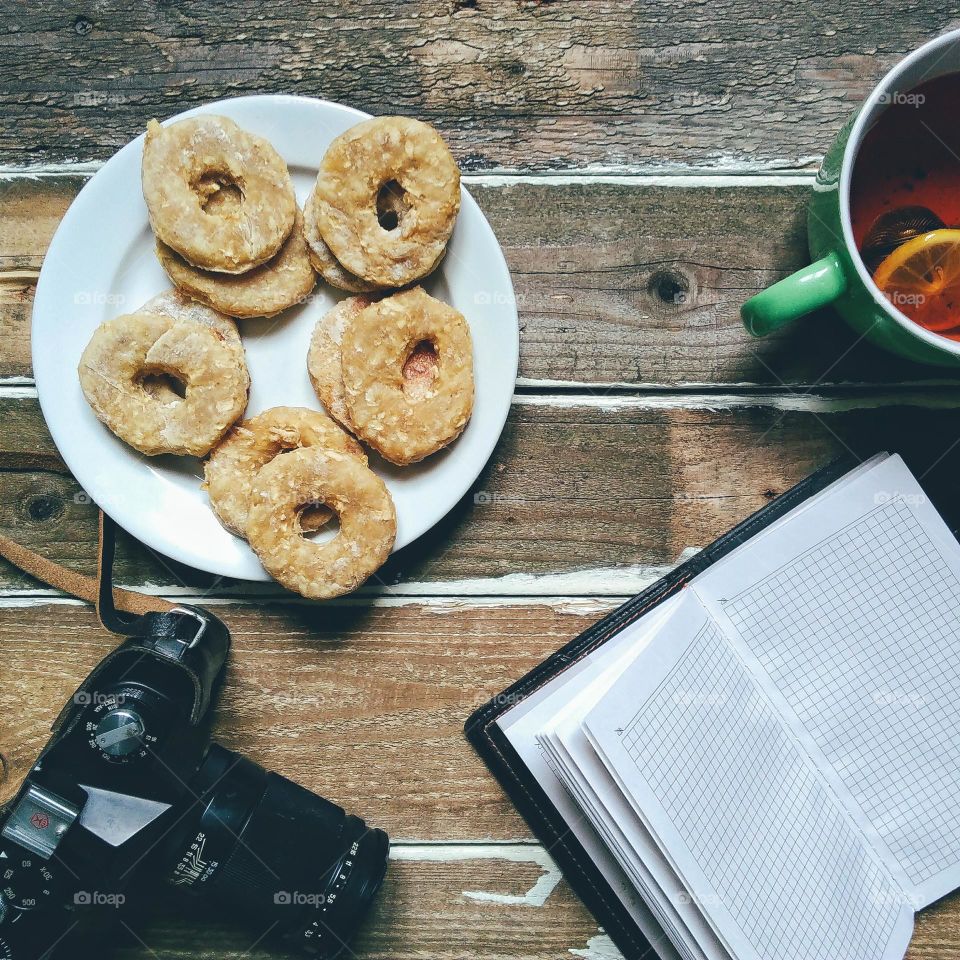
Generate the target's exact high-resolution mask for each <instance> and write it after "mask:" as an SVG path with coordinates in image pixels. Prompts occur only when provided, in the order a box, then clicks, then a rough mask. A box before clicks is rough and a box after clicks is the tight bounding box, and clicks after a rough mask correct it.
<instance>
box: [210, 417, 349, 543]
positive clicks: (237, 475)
mask: <svg viewBox="0 0 960 960" xmlns="http://www.w3.org/2000/svg"><path fill="white" fill-rule="evenodd" d="M301 447H320V448H322V449H328V450H338V451H340V452H341V453H349V454H352V455H353V456H355V457H358V458H359V459H360V460H361V461H362V462H363V463H366V461H367V458H366V456H365V455H364V453H363V449H362V448H361V447H360V444H358V443H357V441H356V440H354V439H353V437H351V436H350V435H349V434H347V433H344V431H343V430H341V429H340V428H339V427H338V426H337V425H336V424H335V423H334V422H333V420H331V419H330V418H329V417H328V416H326V415H325V414H323V413H320V411H319V410H308V409H306V408H305V407H272V408H271V409H269V410H265V411H264V412H263V413H260V414H257V416H255V417H252V418H251V419H250V420H244V421H243V422H242V423H238V424H236V425H235V426H234V427H233V428H232V429H231V430H230V431H229V433H227V435H226V436H225V437H224V438H223V440H221V441H220V443H219V444H218V445H217V446H216V447H215V448H214V450H213V452H212V453H211V454H210V459H209V460H207V462H206V465H205V466H204V477H205V486H206V488H207V493H208V494H209V496H210V504H211V506H212V507H213V510H214V513H216V515H217V516H218V517H219V518H220V522H221V523H222V524H223V525H224V526H225V527H226V528H227V529H228V530H229V531H230V532H231V533H235V534H237V536H240V537H243V536H246V529H247V514H248V512H249V509H250V501H251V499H252V498H253V496H254V490H255V489H256V477H257V474H258V473H259V471H260V469H261V468H262V467H263V466H264V465H265V464H267V463H269V462H270V461H271V460H273V459H274V457H277V456H279V455H280V454H281V453H285V452H287V451H288V450H297V449H299V448H301ZM330 517H331V513H330V510H329V509H327V508H326V507H316V508H309V509H308V510H307V511H305V513H304V515H303V516H301V518H300V521H301V527H302V528H303V529H304V530H306V531H313V530H319V529H320V528H321V527H322V526H323V525H324V524H325V523H326V522H327V521H328V520H329V519H330Z"/></svg>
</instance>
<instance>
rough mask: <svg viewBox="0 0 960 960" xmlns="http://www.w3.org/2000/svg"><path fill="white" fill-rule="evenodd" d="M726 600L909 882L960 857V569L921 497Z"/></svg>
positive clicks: (857, 524) (881, 512)
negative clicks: (916, 504) (932, 528)
mask: <svg viewBox="0 0 960 960" xmlns="http://www.w3.org/2000/svg"><path fill="white" fill-rule="evenodd" d="M720 606H721V608H722V610H723V612H724V613H725V614H726V616H727V617H728V618H729V621H730V623H731V624H732V625H733V628H734V629H735V630H736V632H737V634H738V636H739V637H740V638H741V639H742V640H743V641H744V642H745V643H746V645H747V646H748V647H749V649H750V651H751V652H752V654H753V655H754V656H755V657H756V658H757V661H758V662H759V664H760V665H761V666H762V667H763V669H764V670H766V671H767V673H768V674H769V676H770V677H771V679H772V680H773V683H774V685H775V686H776V687H777V688H778V689H779V691H780V692H781V693H782V695H783V696H784V698H785V699H786V701H787V703H788V704H789V706H790V707H791V708H792V709H793V710H794V711H795V713H796V715H797V717H798V718H799V720H800V722H801V723H802V724H803V726H804V727H805V729H806V731H807V732H808V733H809V734H810V736H811V737H812V738H813V740H814V741H815V743H816V745H817V747H818V748H819V749H820V750H821V751H822V752H823V754H824V756H825V757H826V759H827V762H828V763H829V764H830V765H831V766H832V767H833V769H834V770H835V771H836V773H837V774H838V775H839V777H840V780H841V781H842V783H843V785H844V786H845V787H846V788H847V789H848V790H849V791H850V793H851V795H852V797H853V799H854V801H855V802H856V803H857V804H858V805H859V806H860V807H861V809H862V810H863V812H864V813H865V814H866V816H867V818H868V819H869V820H870V822H871V824H872V825H873V827H874V828H875V829H876V831H877V833H878V834H879V836H880V838H881V839H882V841H883V842H884V843H885V844H886V845H887V847H888V848H889V850H890V852H891V853H892V855H893V856H894V857H895V858H896V860H897V862H898V863H899V864H900V866H901V867H902V868H903V870H904V872H905V874H906V876H907V878H908V879H909V881H910V883H911V884H913V885H914V887H920V886H921V885H922V884H924V883H925V882H926V881H929V880H931V878H934V877H936V876H937V875H939V874H941V873H942V872H943V871H945V870H947V869H948V868H950V867H953V866H954V865H956V864H957V863H958V862H960V803H958V797H957V785H958V783H960V660H958V657H957V651H958V650H960V580H958V578H957V575H956V573H955V572H954V570H953V569H952V568H951V567H950V566H949V565H948V564H947V563H945V562H944V557H943V555H942V553H941V550H940V548H939V547H938V545H937V544H936V543H935V542H934V541H933V540H932V539H931V537H930V536H929V535H928V534H927V532H926V531H925V529H924V526H923V524H922V523H921V522H920V520H919V519H918V518H917V516H916V515H915V513H914V511H913V510H912V509H911V506H910V504H908V503H907V502H905V500H904V499H903V498H902V497H895V498H893V499H891V500H889V501H888V502H885V503H881V504H879V505H877V506H875V507H874V508H873V509H871V510H869V511H868V512H867V513H866V514H865V515H863V516H862V517H860V518H859V519H857V520H855V521H854V522H852V523H848V524H847V525H846V526H845V527H843V528H842V529H840V530H839V531H838V532H836V533H835V534H834V535H833V536H830V537H829V538H828V539H826V540H823V541H822V542H819V543H817V544H815V545H814V546H813V547H811V548H810V549H808V550H806V551H805V552H803V553H802V554H800V555H799V556H796V557H794V558H792V559H790V560H789V561H788V562H787V563H784V564H782V565H781V566H780V567H778V568H777V569H776V570H774V571H773V572H772V573H771V574H769V575H768V576H766V577H764V578H763V579H762V580H760V581H758V582H756V583H753V584H752V585H751V586H749V588H748V589H746V590H743V591H742V592H740V593H738V594H736V595H734V596H732V597H730V598H729V599H727V600H725V601H721V603H720ZM944 892H945V891H944ZM924 899H926V898H924Z"/></svg>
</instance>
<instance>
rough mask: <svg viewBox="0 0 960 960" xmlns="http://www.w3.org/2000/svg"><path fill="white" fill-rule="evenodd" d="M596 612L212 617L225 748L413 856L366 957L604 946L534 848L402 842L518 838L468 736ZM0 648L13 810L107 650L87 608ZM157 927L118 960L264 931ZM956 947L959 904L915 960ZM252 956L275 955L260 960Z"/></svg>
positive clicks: (29, 612)
mask: <svg viewBox="0 0 960 960" xmlns="http://www.w3.org/2000/svg"><path fill="white" fill-rule="evenodd" d="M604 609H605V607H604V606H603V605H597V606H595V607H594V608H593V609H591V610H580V611H577V609H576V608H574V607H570V606H564V605H560V606H554V607H551V606H546V605H511V606H503V605H499V604H491V603H486V604H479V605H476V604H475V605H464V604H451V605H438V604H436V603H433V604H430V605H420V604H396V603H391V604H384V603H381V604H378V605H375V606H364V605H361V604H340V605H337V606H334V607H331V608H327V609H326V610H324V611H323V615H322V617H321V616H319V615H316V611H310V610H306V609H304V608H303V607H298V606H294V605H279V604H274V605H262V606H253V605H249V604H233V605H226V606H219V605H218V606H217V607H216V610H217V612H218V613H219V614H220V615H222V616H223V617H224V619H225V620H226V621H227V622H228V623H229V625H230V627H231V629H232V631H233V636H234V649H233V656H232V661H231V666H230V669H229V672H228V679H227V683H226V685H225V688H224V691H223V694H222V698H221V702H220V707H219V709H218V712H217V722H216V725H215V730H214V735H215V736H216V737H217V739H218V740H220V741H221V742H222V743H224V744H225V745H226V746H229V747H231V748H233V749H237V750H241V751H243V752H244V753H246V754H247V755H249V756H251V757H253V758H254V759H256V760H258V761H259V762H262V763H264V764H266V765H268V766H270V767H272V768H273V769H276V770H279V771H280V772H283V773H286V774H289V775H290V776H293V777H295V778H296V779H297V780H299V781H300V782H301V783H304V784H305V785H306V786H308V787H309V788H311V789H313V790H317V791H319V792H322V793H324V794H326V795H328V796H330V797H331V798H333V799H335V800H337V801H338V802H340V803H344V804H346V805H347V807H348V808H349V809H351V810H353V811H355V812H358V813H361V814H363V815H364V816H366V817H367V818H368V820H369V822H371V823H376V824H379V825H381V826H384V827H386V828H387V829H388V830H390V831H391V833H392V834H393V835H394V837H395V838H397V839H400V838H404V839H403V842H402V843H401V845H400V846H399V847H398V848H397V849H396V850H395V852H394V862H393V863H392V864H391V867H390V871H389V873H388V882H387V884H386V886H385V888H384V890H383V893H382V895H381V897H380V899H379V901H378V903H377V905H376V907H375V908H374V912H373V915H372V916H371V918H370V922H369V923H368V924H367V925H366V927H365V929H364V932H363V933H362V935H361V937H360V938H359V940H358V942H357V944H356V953H357V955H358V956H359V957H366V956H372V957H391V958H396V957H422V956H425V955H426V956H437V957H440V958H448V957H449V958H451V960H452V958H454V957H464V958H466V957H473V956H476V955H478V954H481V953H482V955H483V956H493V957H504V958H507V957H511V958H512V957H530V958H540V957H544V958H546V957H556V956H564V955H567V952H568V951H571V950H585V949H586V948H587V946H588V942H590V941H591V940H592V939H593V938H596V937H598V936H599V931H598V930H597V929H596V924H595V923H594V922H593V920H592V919H591V918H590V917H589V915H588V914H587V912H586V911H585V910H584V908H583V907H582V905H581V904H580V903H579V901H577V899H576V898H575V897H574V896H573V895H572V893H571V892H570V890H569V888H568V887H567V886H566V884H565V883H563V882H562V881H560V880H559V877H558V875H557V874H556V871H555V868H554V867H553V865H552V863H551V862H550V861H549V859H548V858H547V857H545V855H544V853H543V851H542V850H541V849H540V848H539V847H537V846H535V845H533V846H527V845H521V846H517V845H513V846H504V845H500V844H493V845H489V846H482V845H473V844H467V845H461V846H450V845H449V844H447V845H443V844H442V843H441V844H440V845H437V846H426V847H423V846H419V847H408V846H404V843H408V842H410V840H411V839H412V838H416V839H418V840H426V841H431V842H434V843H435V842H437V841H441V842H442V841H456V842H458V843H462V842H463V841H477V840H489V839H491V838H500V839H506V838H510V839H518V838H523V837H525V836H526V833H527V830H526V827H525V825H524V824H523V823H522V821H521V820H520V819H519V817H518V816H517V814H516V813H515V811H514V810H513V807H512V806H511V804H510V803H509V801H508V800H507V799H506V797H505V796H504V795H503V794H502V793H501V791H500V789H499V788H498V787H497V785H496V784H495V782H494V781H493V779H492V777H490V776H489V774H488V773H487V772H486V770H485V769H484V768H483V766H482V764H481V763H480V761H479V760H477V759H476V757H475V756H474V755H473V753H472V751H471V749H470V748H469V746H468V745H467V743H466V741H465V740H464V739H463V737H462V735H461V733H460V726H461V723H462V720H463V718H464V717H465V716H466V715H467V714H468V712H469V711H470V710H471V709H472V708H473V706H474V705H475V703H476V702H479V701H480V700H481V699H482V698H484V697H487V696H489V695H490V694H492V693H495V692H496V691H497V690H499V689H500V688H501V687H502V686H504V685H505V684H506V683H507V682H509V680H511V679H513V678H515V677H516V676H518V675H519V674H520V673H521V672H522V671H524V670H526V669H528V668H529V666H530V665H532V663H534V662H536V661H537V660H538V659H539V658H541V657H542V656H544V655H545V654H546V653H547V652H549V651H551V650H553V649H555V648H556V647H557V646H559V645H560V644H562V643H563V642H564V641H565V640H566V639H568V638H569V637H570V636H573V635H574V634H575V633H576V632H578V631H579V630H582V629H583V628H584V626H585V625H586V624H587V623H589V622H591V621H592V620H593V619H596V618H597V617H598V616H600V615H601V613H602V612H603V611H604ZM0 645H2V647H3V651H4V657H3V660H2V665H0V683H2V686H3V690H4V692H5V696H6V697H7V700H8V702H11V703H13V704H15V705H16V709H14V710H10V711H6V712H5V713H4V714H3V719H2V720H0V754H2V756H3V769H4V771H5V777H6V779H5V782H4V783H3V785H2V786H0V796H4V795H6V794H8V793H9V792H10V790H11V789H12V787H13V785H14V784H15V783H16V782H17V780H18V779H19V777H20V776H21V775H22V774H23V772H25V770H26V767H27V765H28V764H29V762H30V760H31V759H32V757H33V756H34V755H35V753H36V751H37V750H38V749H39V747H40V746H41V745H42V743H43V742H44V740H45V738H46V736H47V730H48V727H49V724H50V721H51V720H52V718H53V716H54V714H55V712H56V710H57V708H58V706H59V704H60V703H61V702H62V701H63V700H64V699H66V698H67V697H69V695H70V693H71V692H72V690H73V689H74V687H75V686H76V684H77V683H78V682H79V680H80V679H82V677H83V676H84V675H85V673H86V672H87V671H88V670H89V668H90V667H91V666H92V665H93V664H94V663H95V662H96V661H97V660H98V659H99V658H100V657H101V656H102V655H103V654H104V653H105V652H106V650H108V649H109V648H110V646H111V645H112V640H111V638H110V637H108V636H107V635H106V634H105V633H104V631H103V630H102V629H101V628H99V626H98V625H97V624H96V619H95V616H94V614H93V612H92V611H91V610H90V609H89V608H86V607H81V606H75V605H68V604H62V603H58V604H39V605H38V604H30V605H26V606H20V607H9V606H8V607H3V608H0ZM157 910H158V914H156V915H152V916H150V917H149V918H138V917H136V916H135V917H133V918H131V917H129V916H128V917H126V918H125V919H126V922H127V923H128V924H129V926H130V928H131V929H132V930H133V932H134V933H133V935H132V936H131V937H130V940H131V941H132V942H131V943H129V944H128V945H127V946H121V948H120V950H119V951H118V953H117V956H118V957H123V958H125V960H134V958H140V957H144V958H145V957H147V956H157V955H159V956H163V957H170V958H178V957H184V958H186V957H198V958H203V960H214V958H217V960H227V958H240V957H242V956H246V955H247V954H246V951H247V950H248V949H249V948H250V946H251V944H252V943H253V941H254V940H255V939H256V933H259V932H262V931H256V932H254V934H253V935H252V934H251V932H250V931H248V930H241V929H235V928H230V927H227V926H225V924H224V923H223V921H222V920H218V919H217V916H216V914H215V913H211V911H210V909H209V907H203V908H194V909H190V908H187V910H186V911H184V909H183V907H182V906H181V904H180V902H179V901H177V900H174V899H173V898H172V896H171V897H165V898H163V899H162V902H161V903H160V905H159V906H158V908H157ZM451 931H456V935H455V936H454V937H451ZM120 936H121V943H122V942H123V939H124V935H123V934H122V933H121V935H120ZM491 944H492V945H494V946H491ZM593 945H594V948H595V949H597V950H598V954H597V955H598V956H603V957H604V958H606V960H609V958H611V957H613V956H614V954H612V953H610V952H609V950H604V951H600V950H599V948H600V946H601V945H602V946H604V947H605V948H608V947H609V944H608V942H607V941H605V940H602V939H601V940H593ZM958 946H960V909H958V902H957V899H956V897H953V898H949V899H947V900H945V901H942V902H941V903H939V904H937V905H936V906H935V907H933V908H932V909H931V910H928V911H925V912H924V913H923V914H921V915H920V917H919V919H918V924H917V931H916V935H915V937H914V942H913V945H912V947H911V952H910V954H909V956H910V957H911V958H913V960H947V958H952V957H953V956H955V954H956V951H957V948H958ZM491 950H492V951H493V952H492V953H491ZM249 955H250V956H253V957H268V956H273V955H275V954H273V953H271V951H270V950H268V949H266V948H263V947H262V946H261V947H260V948H258V949H256V950H254V951H253V952H252V953H251V954H249ZM587 956H593V955H592V954H587Z"/></svg>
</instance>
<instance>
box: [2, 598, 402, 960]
mask: <svg viewBox="0 0 960 960" xmlns="http://www.w3.org/2000/svg"><path fill="white" fill-rule="evenodd" d="M105 622H106V621H105ZM125 626H126V627H127V629H125V630H124V632H125V633H129V636H127V639H125V640H124V642H123V643H121V644H120V646H119V647H118V648H117V649H116V650H114V651H113V652H112V653H111V654H109V655H108V656H107V657H106V658H105V659H104V660H103V661H102V662H101V663H100V664H99V665H98V666H97V667H96V668H95V669H94V670H93V672H92V673H91V674H90V676H89V677H87V679H86V680H85V681H84V683H83V685H82V686H81V687H80V688H79V690H78V691H77V692H76V693H75V694H74V695H73V697H72V699H71V701H70V702H69V703H68V704H67V705H66V706H65V707H64V708H63V711H62V712H61V714H60V716H59V717H58V718H57V720H56V722H55V724H54V727H53V735H52V736H51V739H50V741H49V742H48V744H47V746H46V747H45V748H44V750H43V752H42V753H41V755H40V757H39V759H38V760H37V762H36V763H35V764H34V766H33V768H32V769H31V771H30V773H29V775H28V776H27V778H26V780H25V782H24V783H23V785H22V786H21V788H20V790H19V791H18V793H17V795H16V796H15V797H14V799H13V800H12V801H11V802H10V803H9V804H7V805H6V807H5V809H4V811H3V812H2V814H0V960H53V958H56V957H58V956H60V955H61V953H62V955H64V956H68V955H71V949H70V944H71V943H73V942H74V940H75V938H76V937H77V936H78V935H81V934H82V933H83V931H84V929H85V928H88V927H90V926H97V925H100V924H101V923H102V914H103V910H102V909H98V908H103V907H116V908H122V907H123V906H124V904H125V901H126V899H127V894H128V892H129V893H135V892H136V891H137V890H138V888H140V887H142V886H144V885H147V884H149V883H151V882H155V881H156V880H158V879H162V880H165V881H167V882H168V883H169V884H172V885H173V886H174V887H176V888H177V889H178V890H180V891H183V892H184V893H187V894H191V895H193V896H200V897H209V899H210V902H211V904H213V903H218V904H219V905H220V908H221V909H222V910H223V911H226V912H227V913H233V914H235V915H237V916H239V917H242V918H243V921H244V922H245V924H246V925H247V926H248V927H250V928H251V934H252V937H251V942H253V940H254V939H257V938H259V937H260V936H263V935H267V936H268V937H269V939H271V940H272V941H274V942H275V943H277V945H278V946H280V947H281V948H284V949H287V950H290V951H292V952H295V953H298V954H300V955H305V956H315V957H334V956H336V955H337V954H338V953H340V952H341V950H342V949H343V948H344V947H345V945H346V943H347V941H348V939H349V937H350V936H351V934H352V933H353V932H354V930H355V928H356V927H357V926H358V924H359V920H360V918H361V917H362V915H363V914H364V913H365V912H366V909H367V907H368V906H369V905H370V903H371V902H372V900H373V898H374V896H375V894H376V892H377V890H378V889H379V887H380V885H381V883H382V881H383V877H384V874H385V872H386V864H387V857H388V853H389V841H388V839H387V836H386V834H385V833H383V831H381V830H375V829H368V828H367V826H366V825H365V824H364V823H363V821H362V820H360V819H358V818H356V817H352V816H349V815H347V814H345V812H344V811H343V810H342V809H341V808H340V807H338V806H336V805H335V804H333V803H331V802H329V801H327V800H324V799H323V798H321V797H319V796H317V795H315V794H313V793H310V792H309V791H307V790H305V789H303V788H302V787H299V786H297V785H296V784H294V783H292V782H291V781H289V780H286V779H285V778H283V777H281V776H279V775H277V774H275V773H270V772H268V771H266V770H264V769H263V768H262V767H260V766H259V765H258V764H256V763H254V762H253V761H251V760H248V759H246V758H244V757H242V756H240V755H239V754H236V753H233V752H231V751H229V750H226V749H225V748H223V747H220V746H218V745H216V744H210V742H209V735H208V729H207V727H208V724H207V720H208V717H209V713H210V708H211V705H212V703H213V701H214V697H215V693H216V690H217V687H218V685H219V680H220V677H221V675H222V672H223V667H224V664H225V662H226V659H227V655H228V652H229V649H230V635H229V632H228V631H227V628H226V626H225V625H224V624H223V623H222V622H221V621H220V620H218V619H217V618H216V617H214V616H213V615H212V614H210V613H208V612H207V611H205V610H201V609H199V608H195V607H188V606H183V607H178V608H175V609H173V610H171V611H169V612H164V613H147V614H143V615H141V616H139V617H137V618H136V619H135V620H133V621H132V622H130V623H129V624H126V625H125ZM268 931H269V933H268ZM72 955H76V954H75V953H73V954H72Z"/></svg>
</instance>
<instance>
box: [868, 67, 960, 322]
mask: <svg viewBox="0 0 960 960" xmlns="http://www.w3.org/2000/svg"><path fill="white" fill-rule="evenodd" d="M886 100H887V106H886V109H885V110H884V111H883V112H882V113H881V114H880V116H879V117H878V119H877V122H876V124H875V125H874V126H873V127H872V128H871V129H870V130H869V132H868V133H867V134H866V136H865V137H864V140H863V146H862V148H861V149H860V152H859V154H858V156H857V161H856V164H855V166H854V169H853V178H852V182H851V189H850V216H851V222H852V226H853V234H854V238H855V240H856V245H857V249H858V250H859V251H860V255H861V258H862V259H863V263H864V266H865V267H866V268H867V270H868V271H869V273H870V275H871V276H872V278H873V281H874V283H875V284H876V285H877V287H878V288H879V289H880V291H881V292H882V293H883V294H884V296H885V297H886V298H887V299H888V300H889V301H890V303H891V304H892V305H893V306H895V307H896V308H897V309H898V310H900V311H901V312H902V313H904V314H906V315H907V316H908V317H909V318H910V319H911V320H913V321H914V322H915V323H918V324H920V325H922V326H923V327H925V328H926V329H927V330H931V331H933V332H935V333H938V334H940V335H941V336H945V337H949V338H951V339H953V340H960V125H958V124H957V122H956V119H955V116H954V110H955V105H956V104H957V103H958V102H960V73H950V74H946V75H944V76H940V77H936V78H935V79H933V80H929V81H926V82H924V83H922V84H920V85H919V86H917V87H915V88H913V89H912V90H908V91H904V92H899V91H891V92H889V93H888V94H887V97H886Z"/></svg>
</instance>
